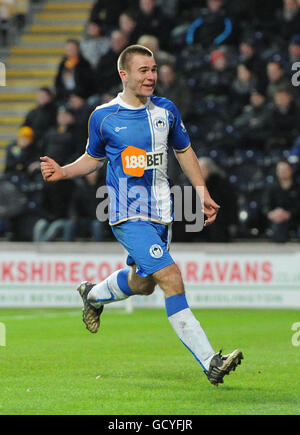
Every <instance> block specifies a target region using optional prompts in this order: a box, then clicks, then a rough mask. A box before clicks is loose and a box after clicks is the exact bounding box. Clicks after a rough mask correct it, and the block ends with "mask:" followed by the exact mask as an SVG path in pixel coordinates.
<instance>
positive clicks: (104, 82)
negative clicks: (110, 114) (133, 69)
mask: <svg viewBox="0 0 300 435" xmlns="http://www.w3.org/2000/svg"><path fill="white" fill-rule="evenodd" d="M127 43H128V41H127V38H126V35H124V33H122V32H121V31H119V30H115V31H114V32H112V34H111V36H110V50H109V51H108V52H107V53H106V54H105V55H104V56H102V58H101V60H100V62H99V63H98V65H97V68H96V72H95V82H96V89H97V93H98V94H99V95H103V94H105V93H107V92H109V91H110V89H111V88H114V87H117V86H119V84H120V76H119V73H118V70H117V61H118V58H119V56H120V54H121V52H122V51H123V50H124V48H125V47H126V45H127Z"/></svg>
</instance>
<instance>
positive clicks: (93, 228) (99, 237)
mask: <svg viewBox="0 0 300 435" xmlns="http://www.w3.org/2000/svg"><path fill="white" fill-rule="evenodd" d="M75 183H76V188H75V191H74V195H73V196H72V200H71V203H70V207H69V219H68V220H67V221H66V223H65V226H64V235H63V238H64V240H65V241H69V242H73V241H75V240H76V239H78V238H79V237H89V238H92V240H93V241H95V242H101V241H103V240H104V239H106V238H107V236H108V235H109V234H110V230H109V226H108V222H107V221H106V222H102V221H100V220H98V218H97V216H96V211H97V206H98V204H99V199H97V197H96V193H97V190H98V188H99V187H100V186H104V185H105V171H104V170H103V169H102V170H101V171H99V172H97V171H96V172H93V173H91V174H89V175H86V176H85V177H83V178H79V179H77V180H76V181H75Z"/></svg>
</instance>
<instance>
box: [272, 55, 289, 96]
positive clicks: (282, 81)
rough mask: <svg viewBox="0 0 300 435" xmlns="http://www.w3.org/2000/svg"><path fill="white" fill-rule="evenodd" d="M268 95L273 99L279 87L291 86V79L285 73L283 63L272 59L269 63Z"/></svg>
mask: <svg viewBox="0 0 300 435" xmlns="http://www.w3.org/2000/svg"><path fill="white" fill-rule="evenodd" d="M267 78H268V85H267V96H268V98H269V99H270V101H272V100H273V98H274V95H275V92H276V91H277V90H278V89H282V88H287V87H288V86H290V81H289V79H288V77H287V76H286V74H285V70H284V67H283V65H282V64H281V63H280V62H276V61H270V62H269V63H268V64H267Z"/></svg>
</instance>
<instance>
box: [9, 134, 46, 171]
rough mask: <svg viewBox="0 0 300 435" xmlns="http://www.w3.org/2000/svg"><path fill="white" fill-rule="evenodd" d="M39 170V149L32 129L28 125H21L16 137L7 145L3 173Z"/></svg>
mask: <svg viewBox="0 0 300 435" xmlns="http://www.w3.org/2000/svg"><path fill="white" fill-rule="evenodd" d="M36 169H38V170H39V151H38V149H37V147H36V143H35V141H34V131H33V129H32V128H31V127H29V126H23V127H21V128H20V129H19V131H18V138H17V141H16V142H13V143H12V144H11V145H9V146H8V148H7V152H6V164H5V173H6V174H8V175H14V174H17V173H19V174H20V173H24V174H31V173H32V172H33V171H34V170H36Z"/></svg>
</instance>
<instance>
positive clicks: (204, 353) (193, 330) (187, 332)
mask: <svg viewBox="0 0 300 435" xmlns="http://www.w3.org/2000/svg"><path fill="white" fill-rule="evenodd" d="M153 278H154V280H155V282H156V283H157V284H158V285H159V286H160V288H161V289H162V290H163V292H164V295H165V306H166V311H167V316H168V319H169V321H170V323H171V325H172V327H173V329H174V330H175V332H176V334H177V335H178V337H179V339H180V340H181V341H182V343H183V344H184V345H185V346H186V347H187V349H189V350H190V352H191V353H192V354H193V356H194V357H195V358H196V360H197V361H198V363H199V364H200V365H201V367H202V368H203V369H204V370H205V371H208V369H209V364H210V361H211V359H212V358H213V356H214V355H215V351H214V350H213V348H212V346H211V344H210V342H209V340H208V338H207V336H206V334H205V332H204V331H203V329H202V327H201V325H200V323H199V322H198V320H197V319H196V318H195V316H194V314H193V313H192V311H191V310H190V307H189V305H188V302H187V300H186V295H185V291H184V284H183V281H182V277H181V273H180V270H179V269H178V267H177V266H176V264H172V265H170V266H168V267H165V268H164V269H161V270H159V271H157V272H156V273H154V274H153Z"/></svg>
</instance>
